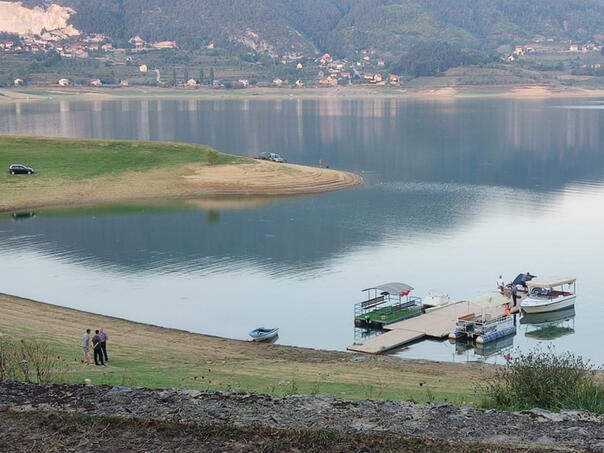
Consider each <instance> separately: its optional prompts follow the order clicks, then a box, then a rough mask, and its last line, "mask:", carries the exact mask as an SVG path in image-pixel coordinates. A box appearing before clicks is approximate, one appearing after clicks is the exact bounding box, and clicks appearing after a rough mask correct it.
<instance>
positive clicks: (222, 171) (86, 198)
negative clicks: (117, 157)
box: [0, 161, 362, 212]
mask: <svg viewBox="0 0 604 453" xmlns="http://www.w3.org/2000/svg"><path fill="white" fill-rule="evenodd" d="M361 183H362V179H361V177H360V176H358V175H355V174H353V173H349V172H345V171H339V170H332V169H327V168H316V167H307V166H303V165H294V164H277V163H273V162H266V161H252V162H251V163H249V164H236V165H216V166H207V165H196V164H189V165H185V166H182V167H177V168H170V169H157V170H151V171H146V172H130V173H124V174H122V175H119V176H104V177H97V178H91V179H87V180H83V181H75V182H74V181H66V180H65V181H56V180H52V181H50V182H44V181H42V180H41V182H37V181H34V183H33V184H30V185H28V186H27V187H25V188H20V189H19V190H18V191H17V190H15V191H11V193H9V194H5V195H7V196H3V197H2V198H0V212H1V211H14V210H18V209H31V208H41V207H48V206H72V205H82V204H89V203H105V202H117V201H129V200H144V199H159V198H163V199H167V198H198V197H215V196H219V195H229V196H234V195H237V196H290V195H304V194H313V193H319V192H328V191H333V190H340V189H344V188H348V187H352V186H355V185H358V184H361ZM225 202H226V203H227V205H228V201H225ZM214 204H216V201H214Z"/></svg>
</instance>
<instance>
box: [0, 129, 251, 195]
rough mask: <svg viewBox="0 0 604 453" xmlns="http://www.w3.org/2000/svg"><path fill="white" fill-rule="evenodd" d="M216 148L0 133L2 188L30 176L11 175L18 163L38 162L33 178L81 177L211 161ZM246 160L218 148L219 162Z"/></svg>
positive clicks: (35, 164)
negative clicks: (11, 170)
mask: <svg viewBox="0 0 604 453" xmlns="http://www.w3.org/2000/svg"><path fill="white" fill-rule="evenodd" d="M212 152H213V150H212V148H210V147H207V146H201V145H191V144H184V143H165V142H143V141H125V140H84V139H64V138H47V137H40V138H38V137H15V136H0V188H1V187H2V186H8V185H10V184H14V183H15V180H16V178H20V179H22V178H27V176H18V177H14V176H11V175H9V174H8V172H7V171H6V169H7V168H8V166H9V165H10V164H13V163H21V164H24V165H27V166H30V167H33V168H34V169H35V170H36V175H34V176H33V177H34V178H37V179H53V178H58V179H62V180H80V179H88V178H94V177H99V176H114V175H119V174H121V173H124V172H144V171H148V170H153V169H157V168H169V167H177V166H181V165H185V164H190V163H201V164H207V163H208V157H209V156H211V155H212ZM214 152H215V151H214ZM244 161H246V159H244V158H240V157H235V156H230V155H227V154H222V153H218V157H217V159H216V162H215V163H216V164H217V165H220V164H232V163H238V162H244Z"/></svg>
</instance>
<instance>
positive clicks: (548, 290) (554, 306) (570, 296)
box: [520, 277, 576, 314]
mask: <svg viewBox="0 0 604 453" xmlns="http://www.w3.org/2000/svg"><path fill="white" fill-rule="evenodd" d="M526 285H527V287H528V291H529V294H528V296H527V298H526V299H524V300H523V301H522V302H521V303H520V308H521V309H522V311H524V312H525V313H528V314H534V313H546V312H550V311H558V310H563V309H565V308H568V307H572V306H574V305H575V299H576V295H575V288H576V279H575V278H569V277H544V278H536V279H534V280H531V281H529V282H527V283H526Z"/></svg>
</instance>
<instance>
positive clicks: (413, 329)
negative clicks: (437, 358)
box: [347, 293, 519, 354]
mask: <svg viewBox="0 0 604 453" xmlns="http://www.w3.org/2000/svg"><path fill="white" fill-rule="evenodd" d="M509 303H510V299H508V298H507V297H505V296H503V295H501V294H500V293H489V294H485V295H482V296H479V297H475V298H474V299H470V300H462V301H459V302H455V303H452V304H448V305H444V306H442V307H438V308H435V309H433V310H432V311H429V312H427V313H425V314H423V315H421V316H417V317H415V318H411V319H405V320H404V321H400V322H396V323H393V324H389V325H386V326H384V330H387V331H388V332H386V333H384V334H382V335H379V336H377V337H373V338H370V339H369V340H367V341H366V342H364V343H359V344H353V345H351V346H348V348H347V349H348V350H349V351H355V352H364V353H367V354H380V353H382V352H386V351H389V350H391V349H394V348H397V347H400V346H403V345H405V344H407V343H411V342H412V341H416V340H419V339H421V338H423V337H432V338H446V337H447V336H448V335H449V332H451V331H452V330H454V329H455V323H456V322H457V319H458V318H459V317H461V316H464V315H467V314H469V313H475V314H485V315H491V316H499V315H501V314H502V313H503V309H504V306H505V305H506V304H509ZM518 309H519V308H518V306H516V307H514V308H513V309H512V311H513V312H515V311H518Z"/></svg>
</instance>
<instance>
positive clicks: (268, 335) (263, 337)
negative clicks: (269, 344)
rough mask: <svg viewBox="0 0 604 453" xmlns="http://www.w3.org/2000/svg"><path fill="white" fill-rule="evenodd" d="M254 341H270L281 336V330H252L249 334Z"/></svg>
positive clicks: (261, 328)
mask: <svg viewBox="0 0 604 453" xmlns="http://www.w3.org/2000/svg"><path fill="white" fill-rule="evenodd" d="M248 335H249V336H250V338H251V339H252V341H270V340H273V339H275V338H276V337H277V335H279V328H278V327H275V328H266V327H258V328H257V329H254V330H252V331H251V332H250V333H249V334H248Z"/></svg>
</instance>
